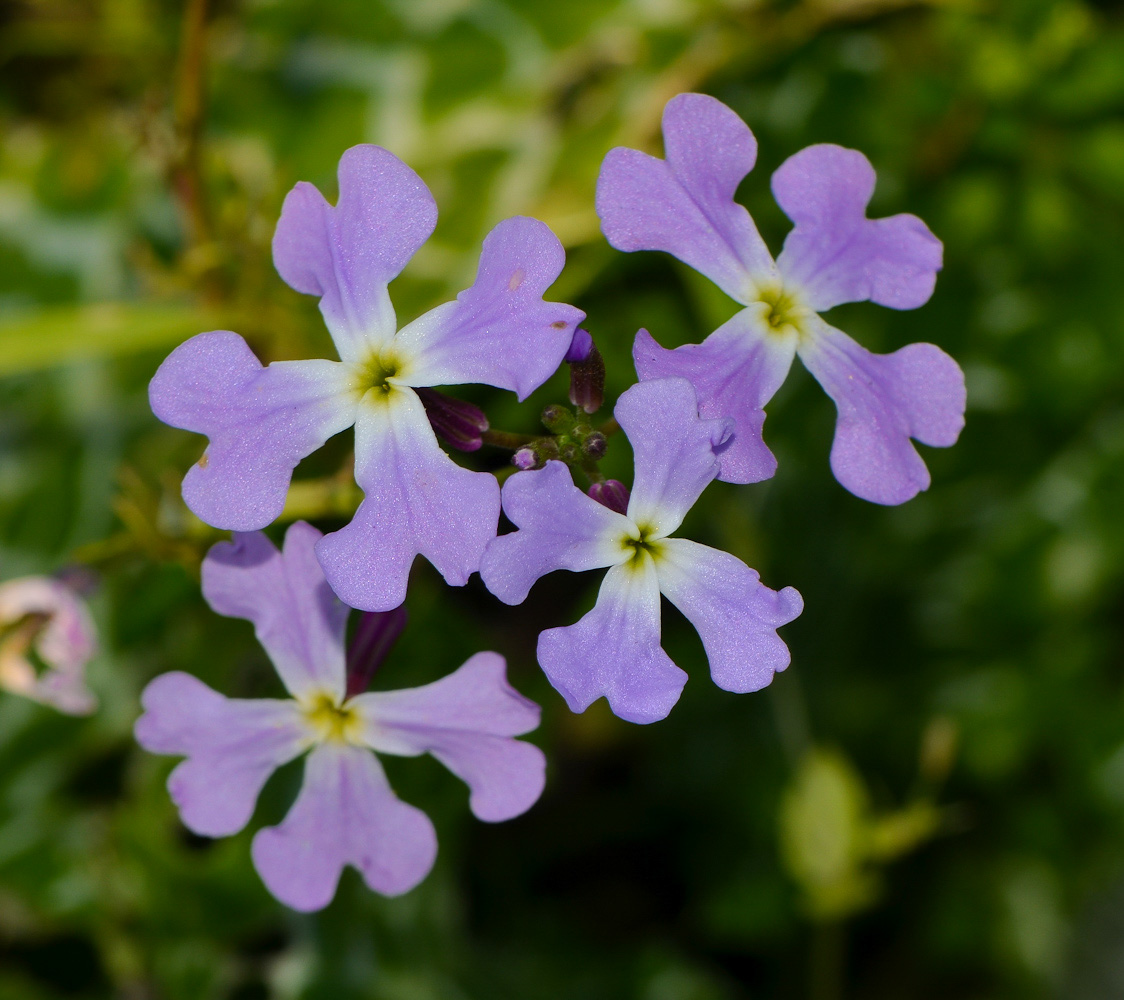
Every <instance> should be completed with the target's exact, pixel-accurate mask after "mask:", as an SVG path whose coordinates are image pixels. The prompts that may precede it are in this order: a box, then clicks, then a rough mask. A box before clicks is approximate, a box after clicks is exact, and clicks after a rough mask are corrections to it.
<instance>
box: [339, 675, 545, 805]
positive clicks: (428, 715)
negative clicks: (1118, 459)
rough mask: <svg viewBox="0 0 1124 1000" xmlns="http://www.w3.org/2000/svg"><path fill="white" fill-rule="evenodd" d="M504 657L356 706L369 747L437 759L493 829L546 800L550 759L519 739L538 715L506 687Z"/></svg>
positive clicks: (362, 697)
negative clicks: (462, 785) (458, 780)
mask: <svg viewBox="0 0 1124 1000" xmlns="http://www.w3.org/2000/svg"><path fill="white" fill-rule="evenodd" d="M504 670H505V665H504V659H503V657H502V656H500V655H499V654H498V653H477V654H476V655H475V656H473V657H472V658H471V659H470V660H468V662H466V663H465V664H464V665H463V666H462V667H461V668H460V669H459V670H456V671H454V672H453V673H451V674H449V675H448V676H447V677H443V678H441V680H439V681H434V683H432V684H426V685H425V686H424V687H419V688H410V689H407V690H402V691H378V692H372V693H369V694H364V695H360V696H359V697H357V698H354V699H352V701H351V702H350V703H349V704H350V705H353V706H354V707H355V708H356V709H357V710H358V711H359V712H360V714H361V716H362V718H363V720H364V723H365V727H364V730H363V739H364V740H365V741H366V743H367V744H368V745H369V746H370V747H371V748H372V749H374V750H378V751H379V752H380V753H390V754H399V755H402V756H407V757H413V756H416V755H418V754H422V753H431V754H433V756H434V757H436V758H437V759H438V760H439V761H441V763H442V764H444V765H445V766H446V767H447V768H448V769H449V770H450V771H452V772H453V773H454V774H455V775H457V776H458V777H459V778H461V779H462V780H463V781H464V782H465V783H466V784H467V785H468V786H469V788H470V789H471V791H472V794H471V798H470V799H469V805H470V806H471V808H472V811H473V813H475V814H476V816H477V817H478V818H479V819H482V820H487V821H488V822H498V821H500V820H505V819H511V818H512V817H513V816H518V815H519V814H520V813H523V812H526V811H527V810H528V809H530V808H531V806H532V805H534V803H535V801H536V800H537V799H538V797H539V796H540V795H541V794H542V790H543V784H544V782H545V780H546V758H545V757H544V756H543V752H542V751H541V750H540V749H539V748H538V747H536V746H532V745H531V744H530V743H524V742H523V741H522V740H516V739H512V738H511V737H513V736H520V735H522V734H523V733H528V732H530V731H531V730H532V729H534V728H535V727H536V726H538V724H539V707H538V705H536V704H535V703H534V702H533V701H530V700H528V699H527V698H524V697H523V696H522V695H521V694H520V693H519V692H518V691H516V690H515V689H514V688H513V687H511V685H510V684H508V682H507V677H506V676H505V672H504Z"/></svg>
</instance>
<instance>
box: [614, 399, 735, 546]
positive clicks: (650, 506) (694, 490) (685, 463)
mask: <svg viewBox="0 0 1124 1000" xmlns="http://www.w3.org/2000/svg"><path fill="white" fill-rule="evenodd" d="M613 415H614V416H615V417H616V418H617V422H618V423H619V424H620V425H621V429H622V430H623V431H624V433H625V435H626V436H627V437H628V440H629V443H630V444H631V445H632V454H633V465H634V468H635V472H634V475H633V481H632V495H631V497H630V498H629V501H628V516H629V517H630V518H631V519H632V520H633V521H634V522H635V523H636V524H637V525H638V526H639V527H640V529H641V530H642V531H644V532H645V533H646V534H647V535H648V536H650V537H655V538H663V537H664V536H666V535H670V534H671V532H673V531H674V530H675V529H676V528H678V527H679V525H680V524H681V523H682V521H683V518H684V516H685V515H686V513H687V511H689V510H690V509H691V507H692V506H693V505H694V503H695V501H696V500H697V499H698V498H699V494H700V493H702V491H703V490H704V489H706V486H707V484H708V483H709V482H710V481H711V480H713V479H714V477H715V476H717V475H718V457H717V456H716V455H715V453H714V451H715V448H717V447H718V446H719V445H721V444H722V443H723V442H725V441H726V439H727V438H728V437H729V435H730V431H731V429H732V426H733V422H732V421H729V420H701V419H699V414H698V403H697V402H696V397H695V390H694V389H693V388H692V386H691V383H690V382H688V381H687V380H686V379H683V378H661V379H652V380H651V381H648V382H638V383H637V384H636V385H634V386H632V387H631V388H630V389H628V390H626V391H625V392H624V393H623V394H622V395H621V397H620V399H618V400H617V405H616V406H615V407H614V408H613Z"/></svg>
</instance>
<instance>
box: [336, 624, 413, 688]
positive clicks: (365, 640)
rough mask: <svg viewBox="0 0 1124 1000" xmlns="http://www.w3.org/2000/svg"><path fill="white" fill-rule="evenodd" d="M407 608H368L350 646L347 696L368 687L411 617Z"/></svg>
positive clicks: (348, 649) (348, 648)
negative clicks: (388, 609)
mask: <svg viewBox="0 0 1124 1000" xmlns="http://www.w3.org/2000/svg"><path fill="white" fill-rule="evenodd" d="M408 617H409V616H408V615H407V614H406V608H405V606H403V607H398V608H395V609H394V610H393V611H365V612H363V614H362V615H361V616H360V618H359V625H358V627H357V628H356V629H355V635H354V637H353V638H352V640H351V643H350V645H349V646H348V647H347V697H348V698H352V697H354V696H355V695H357V694H361V693H362V692H363V691H366V690H367V687H368V686H369V685H370V683H371V679H372V678H373V677H374V676H375V673H376V671H377V670H378V669H379V667H380V666H382V661H383V660H385V659H386V655H387V654H388V653H389V652H390V650H391V649H392V648H393V646H394V644H395V643H396V642H397V641H398V637H399V636H400V635H401V634H402V630H403V629H404V628H405V627H406V621H407V619H408Z"/></svg>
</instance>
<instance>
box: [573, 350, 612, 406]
mask: <svg viewBox="0 0 1124 1000" xmlns="http://www.w3.org/2000/svg"><path fill="white" fill-rule="evenodd" d="M604 399H605V359H604V358H602V357H601V352H600V351H599V350H597V347H596V345H594V344H593V342H592V341H590V345H589V353H588V354H587V355H586V357H585V360H583V361H576V362H574V363H573V364H571V365H570V402H571V403H573V404H574V406H579V407H581V409H583V410H584V411H585V412H586V413H596V412H597V411H598V410H599V409H601V403H602V402H603V401H604Z"/></svg>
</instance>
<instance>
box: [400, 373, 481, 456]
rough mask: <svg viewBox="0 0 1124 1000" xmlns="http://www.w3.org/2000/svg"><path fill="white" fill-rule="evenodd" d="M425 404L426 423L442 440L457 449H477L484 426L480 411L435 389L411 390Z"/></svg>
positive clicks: (478, 448) (476, 407)
mask: <svg viewBox="0 0 1124 1000" xmlns="http://www.w3.org/2000/svg"><path fill="white" fill-rule="evenodd" d="M414 392H416V393H417V394H418V399H420V400H421V401H422V405H423V406H424V407H425V415H426V416H427V417H429V424H430V426H431V427H432V428H433V433H434V434H436V435H437V436H438V437H439V438H440V439H441V440H442V441H444V442H445V443H446V444H447V445H449V446H450V447H452V448H456V449H457V451H479V450H480V446H481V445H482V444H483V443H484V439H483V437H482V436H481V435H483V433H484V432H485V431H486V430H487V429H488V426H489V425H488V418H487V417H486V416H485V415H484V411H483V410H482V409H480V407H478V406H473V405H472V403H466V402H465V401H464V400H463V399H456V398H454V397H453V396H448V395H446V394H445V393H443V392H438V391H437V390H436V389H425V388H421V389H415V390H414Z"/></svg>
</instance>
